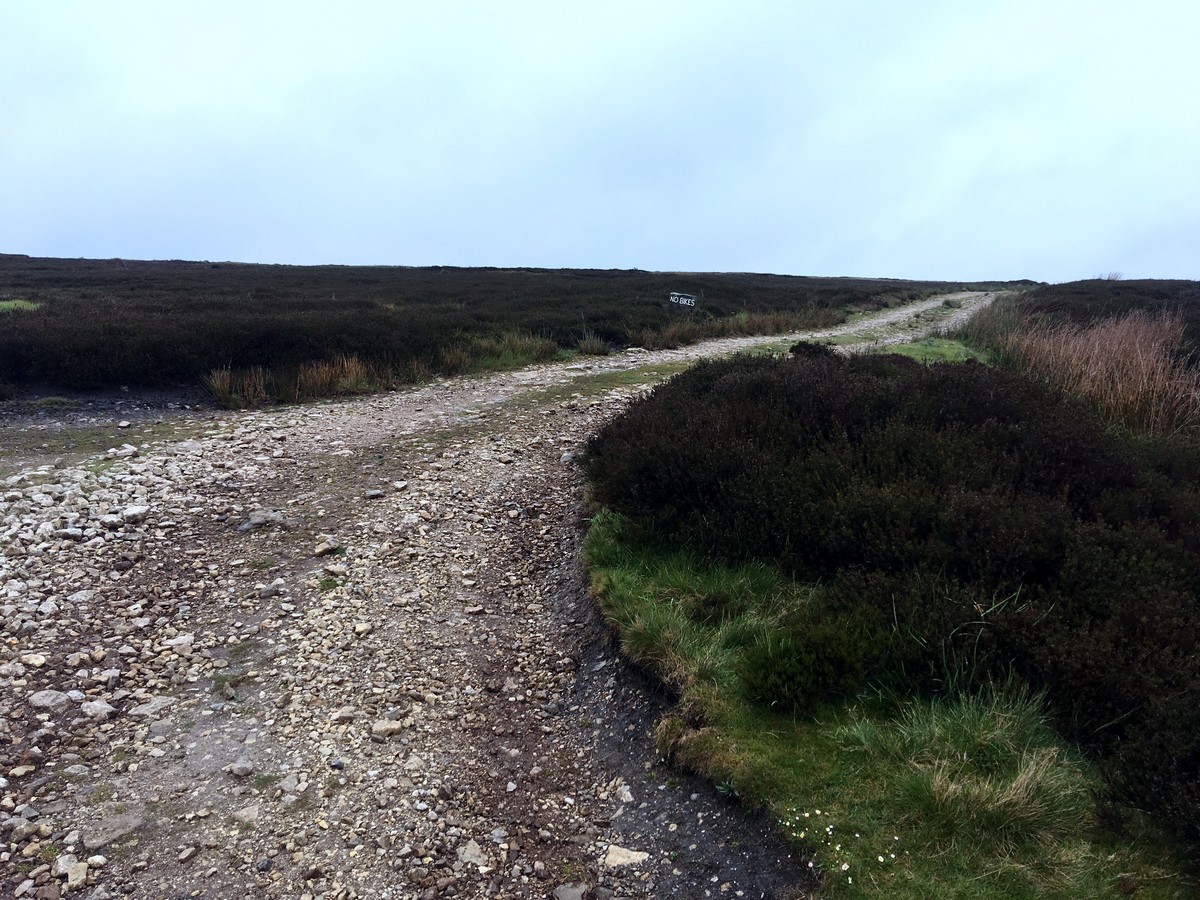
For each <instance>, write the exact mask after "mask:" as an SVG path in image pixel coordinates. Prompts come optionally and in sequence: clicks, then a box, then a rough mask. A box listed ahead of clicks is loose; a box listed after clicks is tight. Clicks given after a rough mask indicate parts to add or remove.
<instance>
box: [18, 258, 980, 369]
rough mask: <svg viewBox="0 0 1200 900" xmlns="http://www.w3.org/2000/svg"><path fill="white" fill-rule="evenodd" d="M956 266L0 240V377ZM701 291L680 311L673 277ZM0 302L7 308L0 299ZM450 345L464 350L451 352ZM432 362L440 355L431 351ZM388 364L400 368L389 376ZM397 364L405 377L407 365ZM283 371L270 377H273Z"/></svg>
mask: <svg viewBox="0 0 1200 900" xmlns="http://www.w3.org/2000/svg"><path fill="white" fill-rule="evenodd" d="M964 287H966V286H965V285H960V284H947V283H938V282H897V281H894V280H889V279H846V278H799V277H793V276H778V275H752V274H714V273H696V274H679V273H658V272H642V271H637V270H633V271H617V270H613V271H596V270H586V269H561V270H548V269H488V268H476V269H459V268H450V267H444V266H433V267H425V268H416V267H406V266H264V265H241V264H230V263H215V264H214V263H201V262H183V261H177V260H176V261H164V262H144V261H136V260H125V261H121V260H65V259H31V258H28V257H23V256H14V255H6V254H0V295H3V296H6V297H13V298H20V299H10V300H2V301H0V316H3V317H4V322H3V327H2V328H0V380H4V381H7V382H11V383H14V384H18V385H20V384H26V383H31V382H43V383H52V384H59V385H62V386H64V387H77V388H92V387H99V386H104V385H118V384H120V385H135V384H139V385H144V384H162V383H171V382H195V381H198V380H202V379H204V378H205V377H206V376H207V375H208V373H210V372H211V371H212V370H213V369H218V368H221V367H228V368H230V370H231V371H246V370H250V369H253V368H254V367H261V368H263V369H264V370H267V371H270V372H272V373H286V374H287V375H288V376H289V378H290V377H294V376H295V375H296V373H297V371H298V369H299V367H301V366H303V365H305V364H308V363H321V362H332V361H334V360H335V359H337V358H338V357H339V356H344V357H353V358H356V359H359V360H361V361H362V362H363V363H364V364H365V365H367V366H369V367H372V369H377V368H381V367H386V368H387V369H388V370H390V371H392V372H396V373H404V372H410V371H411V372H420V373H433V374H436V373H438V372H441V373H442V374H449V373H450V372H453V371H474V370H477V369H479V368H484V369H486V368H496V367H500V366H503V365H506V364H508V363H509V362H511V361H513V360H516V361H518V362H519V361H524V360H527V359H530V358H532V359H545V358H550V357H552V356H553V355H554V354H556V353H558V351H559V349H560V348H562V349H572V348H575V347H577V346H578V345H579V343H580V341H581V340H586V338H587V337H588V336H589V335H590V336H593V337H594V339H596V340H597V341H599V342H600V343H592V344H589V345H588V346H589V347H590V349H591V350H593V351H594V350H596V349H599V347H600V346H601V344H603V345H607V346H609V347H612V348H620V347H626V346H630V345H631V344H639V343H640V344H642V345H643V346H666V345H671V344H677V343H680V342H687V341H693V340H699V339H702V338H706V337H714V336H720V335H723V334H730V333H740V332H742V331H753V332H755V333H761V332H769V331H775V330H787V329H788V328H793V327H815V326H818V325H830V324H835V323H837V322H841V321H842V320H843V319H844V318H845V315H846V311H847V310H851V311H856V310H866V309H878V308H880V307H882V306H885V305H890V304H892V303H893V302H896V301H897V300H906V301H907V300H917V299H921V298H922V297H925V296H928V295H930V294H932V293H936V292H938V291H945V290H956V289H959V290H961V289H962V288H964ZM675 290H686V291H690V292H693V293H696V294H697V295H701V296H702V297H703V300H702V303H701V305H700V307H699V308H698V309H697V310H696V311H695V312H694V313H689V314H681V313H680V311H679V310H678V309H672V308H670V305H669V304H668V302H667V296H668V294H669V293H670V292H671V291H675ZM6 309H7V310H8V311H7V312H5V311H4V310H6ZM463 353H466V354H467V355H468V356H470V357H471V359H470V360H468V361H464V359H463ZM443 356H444V357H445V359H446V361H447V363H448V365H447V366H446V367H444V368H443V366H442V362H441V361H442V358H443ZM402 380H404V379H402ZM407 380H414V378H413V377H407ZM287 390H290V388H286V389H285V388H283V387H281V388H280V391H281V392H286V391H287Z"/></svg>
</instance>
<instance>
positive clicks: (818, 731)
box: [585, 511, 1189, 900]
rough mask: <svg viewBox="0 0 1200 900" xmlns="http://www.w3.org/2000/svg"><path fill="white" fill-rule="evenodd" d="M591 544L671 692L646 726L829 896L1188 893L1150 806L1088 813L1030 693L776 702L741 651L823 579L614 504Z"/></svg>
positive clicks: (606, 590) (608, 609) (589, 550)
mask: <svg viewBox="0 0 1200 900" xmlns="http://www.w3.org/2000/svg"><path fill="white" fill-rule="evenodd" d="M585 557H586V562H587V565H588V569H589V573H590V577H591V585H592V592H593V594H594V596H596V598H597V599H598V601H599V603H600V605H601V609H602V610H603V612H604V614H605V616H606V618H607V619H608V621H609V622H610V623H611V624H612V625H613V627H614V628H615V629H616V631H617V633H618V635H619V637H620V640H621V645H622V649H623V650H624V652H625V653H626V654H627V655H629V656H630V657H631V658H633V659H634V660H635V661H637V662H638V663H639V664H641V665H643V666H644V667H646V668H648V669H649V670H650V671H652V672H653V673H655V674H657V675H658V676H659V677H661V678H662V679H664V680H665V681H666V682H667V683H668V684H669V685H671V687H672V688H673V689H674V691H675V692H676V693H677V695H678V697H679V702H678V705H677V707H676V708H675V710H674V711H673V712H672V713H670V714H668V715H667V716H666V717H665V718H664V719H663V720H662V721H661V722H660V723H659V724H658V726H657V728H656V731H655V738H656V741H657V743H658V745H659V747H660V749H661V750H662V752H664V753H665V754H667V755H669V756H670V757H672V758H673V759H674V760H675V761H676V762H677V763H678V764H680V765H682V766H684V767H685V768H689V769H692V770H693V771H696V772H698V773H700V774H702V775H704V776H706V777H708V778H710V779H711V780H712V781H713V783H714V785H715V789H716V790H718V791H720V792H721V793H723V794H725V795H726V796H730V797H738V798H740V799H741V800H743V801H744V802H747V803H749V804H752V805H755V806H762V807H765V808H766V809H767V810H769V811H770V812H771V813H772V814H774V816H775V817H776V818H777V821H778V822H779V825H780V827H781V829H782V830H783V831H784V833H785V834H786V835H788V836H789V837H790V838H791V839H792V840H794V841H795V842H796V844H797V847H798V849H799V850H800V851H801V852H803V853H804V854H805V855H806V856H808V857H809V858H811V859H812V863H813V870H814V871H815V872H817V873H819V874H820V876H821V878H822V882H823V883H822V892H821V893H822V895H823V896H831V897H864V898H865V897H889V898H892V897H913V898H916V897H929V896H945V897H950V896H953V897H970V898H980V900H983V898H993V897H1001V896H1002V897H1014V898H1029V900H1034V898H1040V897H1044V896H1064V897H1100V896H1112V895H1114V894H1116V893H1118V892H1119V891H1120V890H1123V889H1124V887H1122V886H1125V887H1127V886H1129V885H1134V886H1136V887H1137V888H1138V889H1139V890H1140V891H1142V893H1139V894H1138V896H1144V897H1155V898H1157V897H1162V898H1176V897H1184V896H1188V890H1189V885H1188V884H1187V883H1186V882H1185V880H1184V879H1183V878H1182V877H1181V876H1180V875H1179V874H1178V871H1177V868H1176V867H1175V865H1174V864H1173V862H1172V861H1171V858H1170V857H1169V855H1168V854H1167V853H1166V852H1163V851H1161V850H1159V849H1156V848H1157V847H1159V846H1161V845H1160V844H1158V843H1156V841H1158V840H1160V839H1159V838H1157V837H1156V835H1155V833H1154V832H1152V831H1150V830H1149V828H1148V826H1147V825H1146V824H1145V821H1144V819H1142V818H1140V817H1139V816H1137V815H1136V814H1132V813H1130V814H1129V818H1128V819H1127V823H1128V825H1129V828H1128V829H1127V832H1126V834H1125V835H1124V836H1123V837H1121V838H1116V837H1114V836H1113V835H1112V834H1111V833H1108V832H1105V831H1104V830H1103V829H1101V828H1100V826H1099V821H1098V814H1097V809H1096V807H1095V804H1094V803H1093V802H1092V799H1091V798H1092V795H1093V792H1095V791H1098V790H1099V787H1100V780H1099V778H1098V776H1097V775H1096V773H1095V771H1094V770H1093V769H1092V767H1091V766H1090V765H1089V764H1088V763H1087V762H1086V761H1085V760H1084V759H1083V758H1082V757H1081V756H1080V755H1079V754H1078V753H1077V752H1075V751H1074V750H1072V749H1071V748H1070V747H1069V745H1067V744H1066V743H1065V742H1063V741H1062V740H1060V739H1059V738H1058V737H1057V736H1056V735H1055V734H1054V732H1053V731H1052V730H1051V729H1050V728H1049V727H1048V726H1047V724H1046V717H1045V714H1044V711H1043V709H1042V702H1041V699H1040V698H1039V697H1033V696H1030V695H1029V694H1027V693H1023V692H1021V691H1020V690H1019V689H1017V688H1004V689H993V690H990V691H985V692H983V693H981V694H977V695H960V696H952V697H941V698H919V697H918V698H905V697H902V696H898V695H884V694H880V693H878V692H867V693H864V694H863V695H861V696H860V697H857V698H849V700H848V705H844V703H845V701H844V702H843V704H836V705H833V706H819V707H818V708H816V709H815V711H813V713H812V714H811V715H806V716H796V715H790V714H781V713H780V712H779V711H778V710H776V709H767V708H763V707H762V706H760V705H757V704H755V703H754V702H752V701H751V700H750V699H748V698H747V696H746V691H745V689H744V684H743V679H744V677H745V675H746V672H747V669H746V666H745V663H744V659H745V657H746V655H747V652H748V650H749V649H750V648H752V647H753V646H754V645H755V643H756V642H758V641H761V640H762V639H763V638H764V636H766V635H769V634H771V633H772V632H773V631H774V630H775V629H777V628H778V627H779V625H780V623H781V622H782V621H785V620H786V618H787V611H788V609H789V608H793V607H795V606H796V605H797V604H804V603H808V602H812V601H813V600H815V599H816V596H817V595H818V594H819V591H820V588H818V587H815V586H809V585H801V584H797V583H795V582H793V581H792V580H790V579H788V578H786V577H785V576H783V575H782V574H781V573H779V572H778V571H776V570H774V569H772V568H770V567H767V566H762V565H747V566H729V565H720V564H715V563H711V562H704V561H701V560H699V559H698V558H696V557H694V556H691V555H689V554H687V553H685V552H682V551H678V550H673V549H671V548H670V547H669V546H667V545H664V544H663V543H661V542H659V541H655V540H653V539H652V538H650V537H649V536H648V535H647V533H646V532H645V531H644V530H642V529H640V528H638V527H637V526H635V525H633V523H631V522H630V521H629V520H627V519H624V518H622V517H620V516H617V515H615V514H613V513H611V512H609V511H601V512H600V513H599V514H598V515H597V516H596V517H595V518H594V519H593V522H592V526H591V529H590V531H589V533H588V536H587V539H586V542H585Z"/></svg>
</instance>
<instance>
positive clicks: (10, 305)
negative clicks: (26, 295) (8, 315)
mask: <svg viewBox="0 0 1200 900" xmlns="http://www.w3.org/2000/svg"><path fill="white" fill-rule="evenodd" d="M41 305H42V304H40V303H33V302H32V301H30V300H0V312H32V311H33V310H35V309H38V308H39V307H40V306H41Z"/></svg>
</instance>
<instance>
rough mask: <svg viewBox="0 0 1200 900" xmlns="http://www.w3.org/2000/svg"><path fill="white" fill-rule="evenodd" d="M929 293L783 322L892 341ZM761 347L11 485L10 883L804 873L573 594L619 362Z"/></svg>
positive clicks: (738, 342) (580, 884)
mask: <svg viewBox="0 0 1200 900" xmlns="http://www.w3.org/2000/svg"><path fill="white" fill-rule="evenodd" d="M942 299H943V298H941V297H939V298H937V299H935V300H931V301H925V302H923V303H920V304H914V305H912V306H909V307H905V308H903V309H899V310H889V311H887V312H886V313H885V314H883V315H881V316H877V317H874V318H872V319H868V320H863V321H861V322H858V323H856V324H854V325H852V326H843V327H842V328H839V329H830V330H828V331H825V332H819V333H810V334H806V335H796V336H791V337H790V339H792V340H794V339H797V338H800V337H819V336H829V335H833V334H837V333H847V332H852V331H855V330H856V329H857V330H859V333H867V332H868V331H870V333H871V334H876V333H878V332H879V330H880V329H886V330H890V331H895V332H897V333H900V334H905V335H907V339H911V338H912V337H915V336H919V334H920V333H921V332H923V331H928V330H929V328H930V327H932V326H931V325H930V324H929V323H928V322H926V321H925V320H918V319H916V318H914V317H917V316H920V315H921V314H922V313H925V314H926V317H928V313H929V312H930V310H933V309H934V308H935V307H938V306H940V304H941V302H942ZM960 299H962V300H963V301H964V306H963V308H962V310H960V311H958V312H957V313H956V315H969V314H970V312H972V311H973V310H975V309H977V308H978V307H979V306H980V305H981V304H983V303H986V302H988V301H989V300H990V299H991V295H984V294H970V295H962V296H961V298H960ZM781 340H784V338H780V337H774V338H740V339H728V340H721V341H714V342H710V343H707V344H703V345H697V346H694V347H688V348H683V349H680V350H673V351H659V352H653V353H650V352H646V351H629V352H625V353H622V354H616V355H613V356H611V357H606V358H600V359H596V360H595V361H593V362H588V363H575V364H554V365H543V366H537V367H533V368H530V369H525V370H520V371H516V372H509V373H504V374H500V375H493V376H487V377H480V378H462V379H454V380H450V381H443V382H437V383H434V384H429V385H426V386H423V387H420V388H417V389H414V390H410V391H403V392H396V393H391V394H385V395H378V396H373V397H368V398H363V399H355V400H349V401H344V402H334V403H323V404H317V405H311V406H304V407H283V408H274V409H270V410H265V411H253V412H241V413H232V412H222V413H218V414H212V413H197V412H193V411H188V412H184V413H178V414H175V416H174V423H173V424H174V429H175V431H176V432H177V433H178V434H179V435H181V436H185V437H184V439H178V440H172V441H160V442H156V443H147V444H145V445H143V446H134V445H132V444H129V445H125V446H124V447H117V448H113V450H111V451H109V452H108V453H106V454H101V455H96V456H93V457H89V458H87V459H85V460H82V461H80V462H79V463H78V464H76V463H71V464H66V463H63V464H61V465H58V466H55V465H46V466H41V467H38V468H36V469H31V470H28V471H25V472H22V473H20V474H17V475H13V476H12V477H9V478H8V479H7V480H6V482H5V483H4V485H3V497H2V499H0V517H2V520H0V552H2V553H3V556H0V626H2V629H3V639H4V646H3V648H0V684H3V685H4V688H3V691H2V692H0V712H2V713H3V718H2V719H0V790H2V794H3V799H2V800H0V897H9V896H13V897H20V896H24V897H37V898H53V897H58V896H60V895H61V894H62V893H64V892H69V893H72V895H78V896H81V897H89V898H94V900H104V898H107V897H117V896H121V895H129V896H133V897H164V898H175V897H203V898H232V897H241V896H256V897H258V896H262V897H299V898H316V897H327V898H351V897H361V898H366V897H371V898H375V897H379V898H408V897H421V898H434V897H483V896H496V897H555V898H559V900H569V898H598V900H599V898H617V897H681V898H682V897H687V898H699V897H708V896H713V897H718V896H725V895H728V896H735V897H794V896H798V895H801V894H803V893H805V892H806V891H808V890H809V889H811V887H812V883H811V881H810V880H809V876H808V872H807V869H806V867H805V865H804V861H803V860H800V859H798V858H794V857H793V856H791V855H790V852H791V851H790V850H789V848H788V847H787V846H785V845H784V844H783V843H782V842H781V841H780V840H779V839H778V838H777V837H775V836H774V835H773V833H772V831H771V828H770V823H769V822H766V821H764V820H762V819H761V818H758V817H756V816H755V815H753V814H750V813H747V812H746V811H744V810H742V809H741V808H740V807H739V806H737V805H736V804H735V803H732V802H730V801H729V800H727V799H726V798H725V797H723V796H722V795H720V794H719V793H717V792H716V791H715V790H714V789H713V788H712V787H711V786H708V785H705V784H703V783H701V782H698V781H694V780H692V779H689V778H687V777H686V776H682V775H680V774H678V773H675V772H673V771H671V770H670V769H669V768H667V767H665V766H664V765H663V764H662V762H661V761H660V760H659V759H658V758H657V755H656V753H655V751H654V747H653V743H652V741H651V739H650V737H649V731H650V729H651V728H652V727H653V724H654V721H655V719H656V717H657V714H658V712H659V710H660V709H661V708H662V707H663V706H664V705H665V704H668V703H669V698H667V697H663V696H661V695H660V694H659V693H658V692H657V690H656V688H655V687H654V686H653V685H650V684H648V683H646V682H645V680H644V679H643V678H642V676H640V675H639V674H638V673H637V672H635V671H632V670H630V669H629V668H628V667H627V666H626V665H625V663H624V662H623V661H622V660H621V658H620V656H619V654H618V653H617V652H616V650H615V647H614V646H613V644H612V641H611V638H610V637H609V635H608V634H607V632H606V630H605V628H604V626H603V623H602V622H600V621H599V619H598V616H597V614H596V612H595V611H594V609H593V607H592V605H591V604H590V603H589V602H588V600H587V597H586V592H585V590H584V585H583V576H582V573H581V570H580V562H579V544H580V540H581V537H582V533H583V529H584V526H585V511H584V509H583V508H582V505H581V500H580V496H581V488H582V485H581V478H580V475H579V472H578V470H577V468H576V467H575V465H574V464H573V456H574V454H575V453H576V452H578V450H579V448H580V446H581V445H582V443H583V442H584V441H585V440H586V439H587V437H588V435H590V434H591V433H592V432H593V431H594V430H595V429H596V428H597V427H598V426H599V425H601V424H602V423H603V422H604V421H606V420H607V419H609V418H610V417H611V416H613V415H615V414H616V413H618V412H619V411H620V410H621V409H622V408H623V407H624V406H625V405H626V404H627V403H628V401H629V400H630V398H632V397H634V396H636V395H637V394H638V393H639V392H640V391H641V390H643V387H642V385H641V384H629V385H622V384H619V383H617V382H618V381H619V379H617V378H615V377H614V376H616V375H618V374H619V373H620V372H621V371H623V370H628V369H642V370H645V371H646V373H647V374H645V375H644V378H643V380H644V381H646V382H647V383H650V382H653V381H654V375H653V374H649V373H652V372H653V371H655V370H656V369H657V368H665V369H669V368H670V367H672V366H673V365H675V364H677V363H679V362H685V361H688V360H693V359H697V358H700V357H704V356H713V355H720V354H725V353H730V352H733V351H736V350H739V349H744V348H747V347H750V346H754V345H758V344H763V343H774V342H778V341H781ZM64 415H66V414H64ZM59 424H60V425H61V426H62V427H63V428H69V427H70V424H71V423H70V422H69V421H68V420H66V419H64V421H63V422H61V423H59ZM6 427H8V428H19V427H20V423H15V424H14V423H10V424H9V425H8V426H6ZM3 433H4V432H0V434H3Z"/></svg>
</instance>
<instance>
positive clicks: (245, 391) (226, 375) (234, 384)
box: [204, 366, 270, 409]
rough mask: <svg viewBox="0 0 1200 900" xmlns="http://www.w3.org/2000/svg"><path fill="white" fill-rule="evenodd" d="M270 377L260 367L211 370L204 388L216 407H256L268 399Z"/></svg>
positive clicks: (205, 380)
mask: <svg viewBox="0 0 1200 900" xmlns="http://www.w3.org/2000/svg"><path fill="white" fill-rule="evenodd" d="M269 381H270V375H269V373H268V371H267V370H266V369H264V368H263V367H262V366H253V367H251V368H249V369H236V370H235V369H230V368H229V367H228V366H225V367H224V368H221V369H213V370H212V371H211V372H209V373H208V375H207V376H206V377H205V379H204V388H205V390H207V391H208V393H209V396H211V397H212V398H213V401H214V402H215V403H216V404H217V405H218V406H223V407H225V408H227V409H242V408H244V407H250V406H258V405H260V404H262V403H264V402H266V401H267V400H268V399H269V398H270V394H269V393H268V390H267V385H268V383H269Z"/></svg>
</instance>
